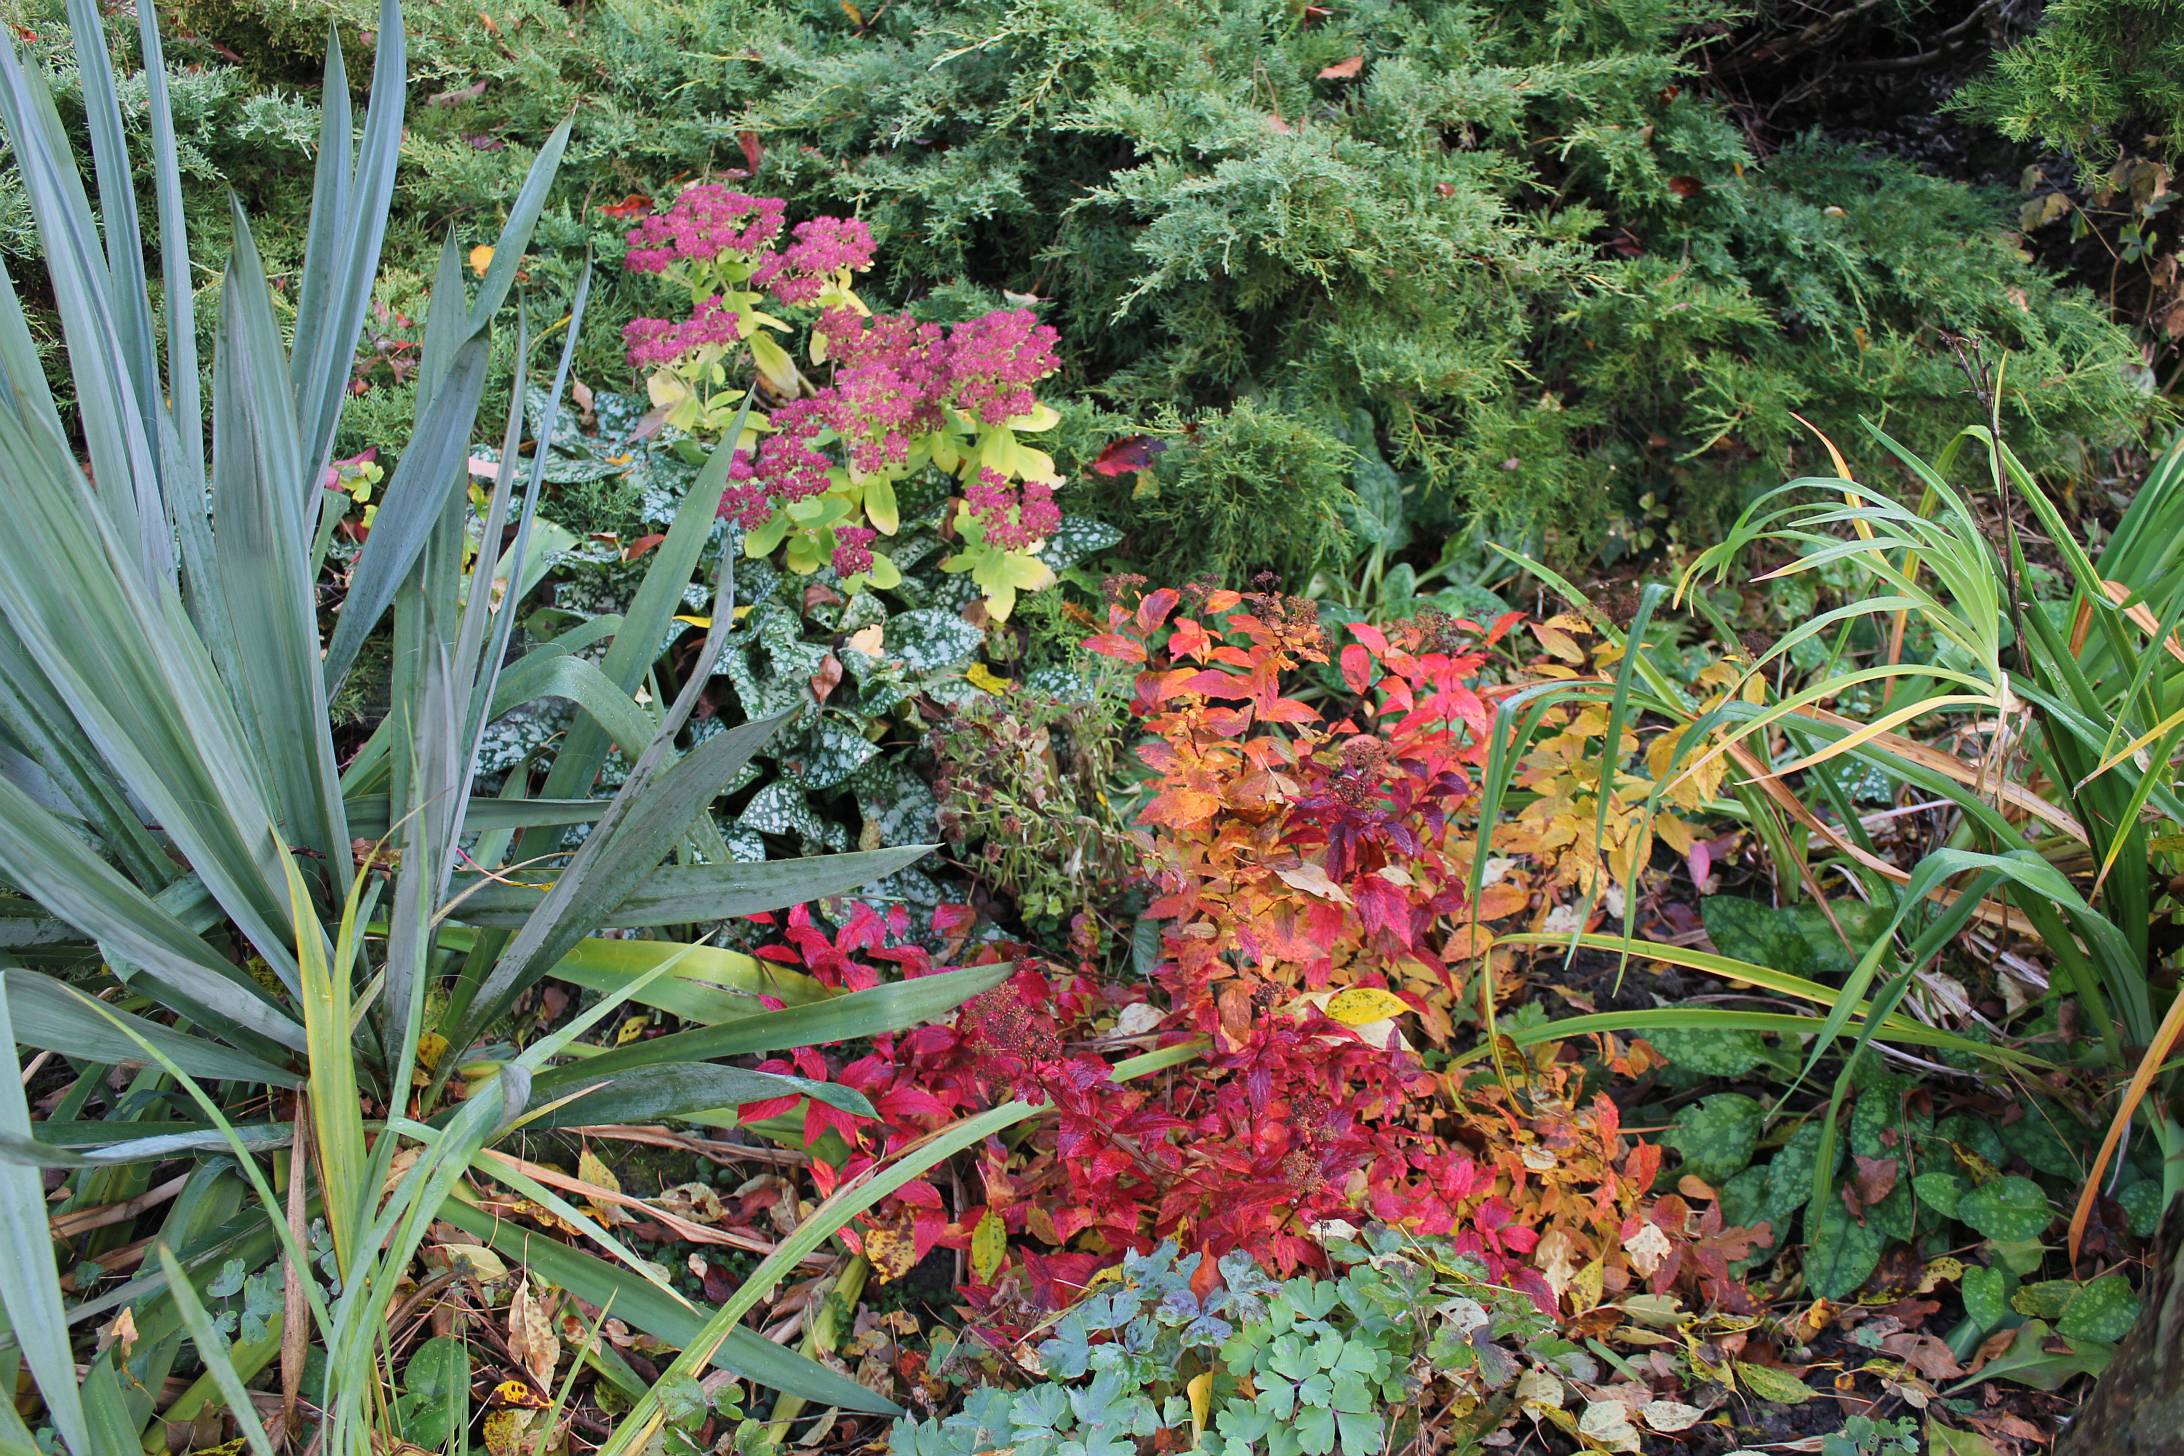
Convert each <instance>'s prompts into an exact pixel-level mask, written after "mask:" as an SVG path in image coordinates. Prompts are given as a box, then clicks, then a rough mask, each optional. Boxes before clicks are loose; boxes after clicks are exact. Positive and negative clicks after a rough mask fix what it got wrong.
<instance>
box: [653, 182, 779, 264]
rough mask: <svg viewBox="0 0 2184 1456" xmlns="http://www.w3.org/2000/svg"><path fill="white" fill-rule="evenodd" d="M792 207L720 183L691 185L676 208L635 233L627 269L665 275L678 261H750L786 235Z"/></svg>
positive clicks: (671, 208) (678, 201) (678, 199)
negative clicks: (725, 257) (730, 257)
mask: <svg viewBox="0 0 2184 1456" xmlns="http://www.w3.org/2000/svg"><path fill="white" fill-rule="evenodd" d="M787 207H788V204H787V203H786V202H783V201H782V200H781V199H780V198H778V197H753V196H751V195H750V194H749V193H747V192H736V191H733V190H731V189H730V188H727V187H723V186H721V185H720V184H719V183H717V182H702V183H699V184H698V185H697V186H695V187H686V188H684V189H683V193H682V195H681V196H680V197H678V198H676V199H675V203H674V206H672V207H670V208H668V210H667V211H666V212H663V213H654V214H653V215H652V216H651V217H648V218H646V219H645V220H644V221H643V222H640V223H639V224H637V226H635V227H633V228H631V229H630V230H629V232H628V233H627V234H626V237H627V239H628V242H629V251H628V252H627V253H625V254H624V255H623V257H622V262H623V265H624V266H625V267H627V268H629V269H630V270H631V271H633V272H637V273H664V272H666V271H667V270H668V269H669V268H670V267H672V266H673V265H675V264H676V263H679V262H684V261H688V260H695V261H698V262H708V263H709V262H711V261H713V260H714V259H716V258H718V257H720V256H721V255H722V254H724V253H733V254H735V255H736V256H737V257H739V258H742V259H744V260H745V261H748V260H750V259H752V258H755V257H757V256H758V255H759V253H760V252H762V251H764V249H765V248H766V245H767V244H769V243H771V242H772V241H773V240H774V239H775V238H776V237H778V236H780V234H781V214H782V213H783V212H784V211H785V210H786V209H787Z"/></svg>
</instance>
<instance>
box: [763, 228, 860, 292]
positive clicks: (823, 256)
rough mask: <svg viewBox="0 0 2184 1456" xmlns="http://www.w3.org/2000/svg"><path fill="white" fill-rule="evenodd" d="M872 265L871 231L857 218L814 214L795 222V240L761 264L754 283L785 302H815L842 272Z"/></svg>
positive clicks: (849, 271) (858, 269) (855, 270)
mask: <svg viewBox="0 0 2184 1456" xmlns="http://www.w3.org/2000/svg"><path fill="white" fill-rule="evenodd" d="M871 266H872V230H871V229H870V228H868V227H866V226H865V225H864V223H863V221H862V220H861V219H858V218H854V217H815V218H813V219H812V220H811V221H810V222H800V223H798V224H797V225H796V236H795V241H793V242H791V243H790V244H789V245H788V246H787V247H785V248H783V249H782V250H781V251H780V252H778V253H775V254H774V255H773V256H771V257H769V258H768V259H767V260H766V261H765V262H764V263H762V264H760V265H759V269H758V272H756V273H755V274H753V275H752V276H751V282H752V284H753V285H755V286H756V287H759V288H763V289H765V290H766V291H767V292H769V293H771V294H772V295H773V296H774V297H775V298H778V299H780V300H781V301H782V302H783V303H814V302H817V301H818V298H819V295H820V294H821V293H823V292H825V291H826V287H827V285H828V284H829V283H832V282H833V281H834V280H835V279H836V278H837V277H838V276H839V275H840V274H842V273H845V272H846V273H862V272H864V271H865V270H866V269H867V268H870V267H871Z"/></svg>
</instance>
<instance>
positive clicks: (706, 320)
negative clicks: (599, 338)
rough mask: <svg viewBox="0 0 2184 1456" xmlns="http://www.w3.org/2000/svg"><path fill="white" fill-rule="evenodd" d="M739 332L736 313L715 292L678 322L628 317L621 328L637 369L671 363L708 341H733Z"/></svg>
mask: <svg viewBox="0 0 2184 1456" xmlns="http://www.w3.org/2000/svg"><path fill="white" fill-rule="evenodd" d="M742 336H743V335H742V330H741V326H740V323H739V322H738V320H737V318H736V315H735V314H733V313H731V312H729V311H728V309H727V308H726V306H725V305H724V304H723V303H722V300H721V296H720V295H719V294H717V293H716V294H714V295H713V296H712V297H711V298H709V299H707V300H706V301H705V302H703V303H701V304H699V305H698V307H697V310H696V311H695V312H694V313H692V314H691V315H690V317H689V318H687V319H684V320H683V321H682V322H681V323H671V322H669V321H668V320H667V319H657V318H640V319H631V320H630V321H629V322H628V323H627V324H625V325H624V326H623V328H622V343H623V344H624V346H626V347H627V348H628V350H629V362H630V364H631V365H632V366H633V367H635V368H638V369H649V368H652V367H654V366H656V365H661V364H672V363H674V362H675V361H676V360H677V359H680V358H681V357H682V356H683V355H685V354H688V353H690V352H691V351H692V350H694V349H700V348H703V347H704V346H705V345H707V344H732V343H734V342H735V341H736V340H737V339H739V338H741V337H742Z"/></svg>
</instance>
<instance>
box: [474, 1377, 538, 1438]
mask: <svg viewBox="0 0 2184 1456" xmlns="http://www.w3.org/2000/svg"><path fill="white" fill-rule="evenodd" d="M508 1383H509V1384H511V1385H513V1384H515V1382H514V1381H510V1382H508ZM537 1419H538V1412H536V1411H531V1410H524V1409H522V1408H521V1407H515V1406H512V1407H509V1408H507V1409H504V1410H497V1411H493V1412H490V1413H489V1414H488V1415H487V1416H486V1418H485V1449H486V1452H487V1453H488V1456H525V1453H527V1452H528V1451H529V1449H530V1447H531V1446H532V1444H533V1443H532V1442H530V1441H527V1440H525V1439H524V1437H526V1436H528V1435H530V1434H531V1423H532V1422H533V1421H536V1420H537Z"/></svg>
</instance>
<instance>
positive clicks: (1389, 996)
mask: <svg viewBox="0 0 2184 1456" xmlns="http://www.w3.org/2000/svg"><path fill="white" fill-rule="evenodd" d="M1408 1010H1410V1006H1409V1005H1408V1004H1407V1003H1406V1002H1405V1001H1404V1000H1403V998H1402V997H1400V996H1398V995H1396V994H1395V993H1394V992H1393V991H1383V990H1381V989H1380V988H1379V987H1378V986H1352V987H1350V989H1348V990H1347V991H1337V992H1336V993H1335V994H1334V995H1332V996H1330V997H1329V998H1328V999H1327V1014H1328V1016H1329V1017H1330V1018H1332V1019H1333V1020H1336V1021H1339V1022H1341V1023H1342V1024H1343V1025H1344V1026H1369V1025H1371V1024H1372V1023H1373V1022H1375V1021H1386V1020H1387V1019H1388V1018H1389V1017H1391V1016H1396V1015H1399V1014H1401V1013H1402V1012H1405V1011H1408Z"/></svg>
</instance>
